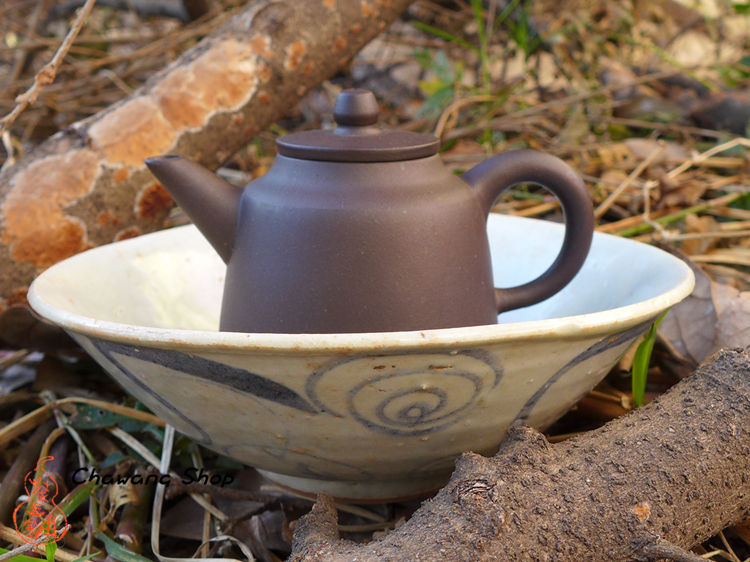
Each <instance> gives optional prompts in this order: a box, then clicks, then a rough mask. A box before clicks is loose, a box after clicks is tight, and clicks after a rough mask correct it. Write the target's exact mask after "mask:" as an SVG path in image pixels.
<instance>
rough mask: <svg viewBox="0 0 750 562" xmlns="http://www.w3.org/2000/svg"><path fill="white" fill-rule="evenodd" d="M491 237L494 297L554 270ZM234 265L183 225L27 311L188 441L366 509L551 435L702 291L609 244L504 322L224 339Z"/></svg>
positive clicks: (542, 243)
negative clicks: (635, 347)
mask: <svg viewBox="0 0 750 562" xmlns="http://www.w3.org/2000/svg"><path fill="white" fill-rule="evenodd" d="M487 230H488V235H489V240H490V246H491V252H492V260H493V267H494V269H495V270H494V277H495V284H496V286H500V287H502V286H513V285H517V284H520V283H523V282H525V281H527V280H529V279H533V278H534V277H536V276H537V275H538V274H540V273H541V272H542V271H544V270H545V269H546V268H547V267H548V266H549V264H550V263H552V261H553V260H554V258H555V255H556V254H557V250H558V249H559V247H560V244H561V241H562V236H563V227H562V226H561V225H559V224H554V223H551V222H547V221H540V220H532V219H522V218H516V217H509V216H502V215H494V214H493V215H490V218H489V220H488V224H487ZM224 271H225V266H224V263H223V262H222V261H221V260H220V259H219V257H218V256H217V254H216V253H215V252H214V250H213V249H212V248H211V247H210V246H209V244H208V243H207V242H206V241H205V239H204V238H203V236H202V235H201V234H200V233H199V232H198V231H197V230H196V229H195V228H194V227H192V226H186V227H179V228H174V229H171V230H165V231H161V232H157V233H154V234H149V235H145V236H141V237H138V238H134V239H131V240H126V241H123V242H118V243H115V244H111V245H108V246H102V247H99V248H96V249H93V250H89V251H87V252H84V253H82V254H78V255H76V256H73V257H71V258H69V259H67V260H65V261H63V262H60V263H58V264H57V265H55V266H53V267H51V268H49V269H48V270H47V271H45V272H44V273H43V274H42V275H40V276H39V277H38V278H37V279H36V280H35V282H34V283H33V285H32V287H31V289H30V291H29V302H30V303H31V305H32V307H33V308H34V309H35V310H36V311H37V312H38V313H39V314H40V315H42V316H43V317H45V318H47V319H49V320H51V321H52V322H55V323H57V324H59V325H60V326H62V327H63V328H64V329H66V330H67V331H68V332H69V333H70V334H71V335H72V336H73V337H74V338H75V339H76V340H77V341H78V343H79V344H80V345H81V346H82V347H83V348H84V349H85V350H86V351H87V352H88V353H89V354H90V355H91V356H92V357H93V358H94V359H95V360H96V361H98V362H99V363H100V364H101V365H102V367H103V368H104V369H105V370H106V371H107V372H108V373H109V374H110V375H111V376H112V377H114V378H115V379H116V380H117V381H118V382H119V383H120V384H121V385H122V386H123V387H124V388H125V390H127V391H128V392H129V393H131V394H132V395H133V396H135V397H136V398H138V399H139V400H140V401H142V402H143V403H144V404H145V405H146V406H147V407H149V408H150V409H151V410H152V411H153V412H155V413H156V414H158V415H159V416H161V417H162V418H163V419H164V420H166V421H167V422H168V423H169V424H171V425H173V426H174V427H175V428H176V429H177V430H178V431H180V432H182V433H184V434H186V435H188V436H190V437H191V438H193V439H194V440H196V441H197V442H199V443H201V444H203V445H205V446H206V447H208V448H210V449H213V450H215V451H217V452H219V453H222V454H225V455H227V456H229V457H233V458H235V459H238V460H240V461H242V462H245V463H247V464H249V465H251V466H254V467H257V468H258V469H260V470H261V472H263V473H264V474H266V475H267V476H268V477H269V478H270V479H272V480H274V481H276V482H278V483H280V484H282V485H286V486H288V487H291V488H293V489H296V490H298V491H300V492H304V493H315V492H318V491H327V492H329V493H331V494H333V495H334V496H337V497H340V498H348V499H352V500H359V501H372V500H375V501H377V500H385V499H389V498H399V497H406V496H414V495H418V494H419V493H422V492H426V491H429V490H432V489H435V488H437V487H439V486H441V485H442V484H443V483H444V482H445V481H446V480H447V478H448V477H449V476H450V473H451V470H452V467H453V463H454V460H455V459H456V457H457V456H458V455H459V454H460V453H462V452H464V451H475V452H478V453H484V454H491V453H493V452H494V451H495V450H496V449H497V447H498V444H499V443H500V441H501V440H502V439H503V437H504V435H505V432H506V430H507V428H508V427H509V425H510V424H511V423H513V422H515V421H523V422H525V423H528V424H530V425H532V426H534V427H537V428H544V427H546V426H548V425H549V424H551V423H552V422H553V421H555V420H556V419H557V418H559V417H560V416H561V415H562V414H564V413H565V412H566V411H567V410H568V409H569V408H570V407H571V406H572V405H573V404H575V403H576V402H577V401H578V400H579V399H580V398H581V397H582V396H583V395H584V394H586V393H587V392H588V391H589V390H590V389H591V388H592V387H593V386H594V385H595V384H596V383H597V382H599V381H600V380H601V379H602V377H604V375H605V374H606V373H607V372H608V371H609V369H610V368H611V367H612V366H613V365H614V363H615V362H616V361H617V360H618V359H619V358H620V357H621V356H622V354H623V353H624V352H625V351H626V350H627V348H628V347H629V346H630V345H631V344H632V343H633V342H634V340H635V339H636V338H637V337H638V336H640V335H641V334H642V333H644V332H645V331H646V330H647V329H648V327H649V325H650V323H651V322H652V321H653V320H654V319H655V318H656V317H657V316H658V315H659V314H660V313H661V312H662V311H664V310H666V309H667V308H669V307H670V306H672V305H674V304H675V303H677V302H679V301H680V300H682V299H683V298H684V297H685V296H687V295H688V294H689V293H690V292H691V290H692V287H693V282H694V281H693V275H692V272H691V271H690V269H689V268H688V267H687V266H686V265H685V264H684V263H683V262H681V261H680V260H678V259H677V258H675V257H673V256H671V255H669V254H667V253H665V252H663V251H661V250H658V249H656V248H654V247H651V246H648V245H645V244H641V243H637V242H633V241H630V240H625V239H621V238H617V237H614V236H609V235H605V234H598V233H597V234H595V235H594V240H593V243H592V247H591V252H590V254H589V256H588V258H587V260H586V263H585V264H584V266H583V268H582V269H581V271H580V272H579V274H578V275H577V276H576V278H575V279H574V280H573V281H572V282H571V283H570V284H569V285H568V286H567V287H566V288H565V289H563V290H562V291H561V292H559V293H558V294H557V295H555V296H553V297H552V298H550V299H548V300H546V301H544V302H542V303H539V304H537V305H534V306H530V307H527V308H525V309H519V310H515V311H511V312H506V313H504V314H501V315H500V316H499V318H498V322H499V323H498V324H496V325H488V326H473V327H465V328H451V329H442V330H429V331H422V332H385V333H357V334H250V333H233V332H219V331H218V325H219V310H220V302H221V293H222V287H223V279H224ZM449 305H450V303H446V306H449Z"/></svg>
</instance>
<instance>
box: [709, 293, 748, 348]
mask: <svg viewBox="0 0 750 562" xmlns="http://www.w3.org/2000/svg"><path fill="white" fill-rule="evenodd" d="M711 288H712V293H713V301H714V307H715V308H716V314H717V315H718V317H719V321H718V323H717V324H716V336H715V339H714V348H713V351H718V350H719V349H722V348H731V347H742V348H744V347H747V346H749V345H750V291H738V290H737V289H735V288H734V287H730V286H729V285H722V284H720V283H713V284H712V287H711Z"/></svg>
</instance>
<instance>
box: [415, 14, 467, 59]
mask: <svg viewBox="0 0 750 562" xmlns="http://www.w3.org/2000/svg"><path fill="white" fill-rule="evenodd" d="M412 25H413V26H414V27H416V28H417V29H421V30H422V31H424V32H426V33H430V34H431V35H434V36H435V37H439V38H440V39H445V40H446V41H450V42H451V43H455V44H456V45H461V46H462V47H466V48H467V49H470V50H472V51H474V52H475V53H478V52H479V49H478V48H477V47H475V46H474V45H472V44H471V43H469V42H468V41H466V40H465V39H461V38H460V37H458V36H456V35H453V34H452V33H448V32H447V31H443V30H442V29H439V28H437V27H433V26H431V25H428V24H426V23H422V22H421V21H413V22H412Z"/></svg>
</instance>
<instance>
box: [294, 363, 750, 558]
mask: <svg viewBox="0 0 750 562" xmlns="http://www.w3.org/2000/svg"><path fill="white" fill-rule="evenodd" d="M748 515H750V353H749V352H748V351H747V350H746V351H741V350H734V351H724V352H720V353H719V354H717V355H716V356H714V357H713V358H712V359H711V360H710V361H709V362H708V363H706V364H704V365H703V366H702V367H701V368H700V369H699V370H698V371H696V373H695V374H694V375H692V376H690V377H688V378H687V379H685V380H683V381H682V382H680V383H679V384H678V385H676V386H675V387H674V388H673V389H672V390H670V391H669V392H668V393H666V394H665V395H663V396H661V397H659V398H658V399H657V400H655V401H654V402H652V403H651V404H649V405H648V406H645V407H643V408H640V409H638V410H636V411H634V412H632V413H630V414H628V415H626V416H624V417H622V418H619V419H617V420H615V421H613V422H611V423H609V424H607V425H606V426H604V427H602V428H601V429H599V430H596V431H592V432H588V433H586V434H583V435H581V436H579V437H575V438H572V439H570V440H567V441H564V442H561V443H559V444H555V445H550V444H549V443H547V441H546V440H545V439H544V437H543V436H542V435H541V434H539V433H537V432H536V431H534V430H532V429H529V428H526V427H516V428H514V429H513V430H511V432H510V434H509V438H508V439H507V440H506V441H505V442H504V443H503V445H502V446H501V448H500V451H499V452H498V453H497V455H495V456H494V457H493V458H485V457H482V456H480V455H476V454H473V453H467V454H465V455H463V456H462V457H461V458H460V459H459V460H458V461H457V468H456V471H455V472H454V474H453V477H452V478H451V480H450V482H449V483H448V484H447V485H446V486H445V488H443V489H442V490H441V491H440V492H439V493H438V494H437V496H436V497H435V498H433V499H432V500H429V501H427V502H425V503H424V504H423V505H422V507H421V508H420V509H419V510H418V511H417V512H416V513H415V514H414V516H413V517H412V518H411V519H410V520H409V521H408V522H406V523H405V524H404V525H402V526H401V527H399V528H398V529H397V530H395V531H393V532H391V533H389V534H388V535H386V536H385V537H383V538H382V539H380V540H375V541H373V542H371V543H369V544H365V545H356V544H354V543H351V542H347V541H342V540H338V533H337V530H336V511H335V509H334V508H333V504H332V503H331V500H330V498H325V497H323V498H321V499H320V500H319V501H318V503H317V504H316V505H315V507H314V508H313V510H312V512H311V513H310V514H308V515H307V516H305V517H304V518H303V519H301V520H300V521H299V524H298V525H297V528H296V530H295V536H294V544H293V555H292V557H291V559H292V560H295V561H298V562H301V561H312V560H325V561H339V560H342V561H343V560H354V559H356V560H359V561H367V560H373V561H375V560H377V561H383V560H448V559H449V560H452V561H460V560H467V561H475V560H607V561H610V560H652V559H654V558H656V557H663V556H671V557H672V558H673V559H675V560H693V558H692V555H691V554H690V553H688V552H686V551H685V550H684V549H686V548H690V547H691V546H693V545H695V544H697V543H699V542H701V541H703V540H705V539H707V538H708V537H710V536H712V535H714V534H716V533H717V532H719V531H720V530H722V529H724V528H726V527H727V526H729V525H731V524H732V523H735V522H738V521H741V520H743V519H745V518H747V517H748Z"/></svg>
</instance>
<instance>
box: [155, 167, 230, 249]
mask: <svg viewBox="0 0 750 562" xmlns="http://www.w3.org/2000/svg"><path fill="white" fill-rule="evenodd" d="M146 166H148V168H149V170H151V173H152V174H154V176H156V179H158V180H159V181H160V182H161V183H162V184H163V185H164V187H166V189H167V191H169V192H170V193H171V194H172V197H174V200H175V201H176V202H177V204H178V205H179V206H180V207H181V208H182V210H183V211H185V213H186V214H187V215H188V216H189V217H190V219H191V220H192V221H193V223H194V224H195V226H197V227H198V229H199V230H200V231H201V232H202V233H203V235H204V236H205V237H206V238H207V239H208V241H209V242H210V243H211V245H212V246H213V247H214V249H215V250H216V251H217V252H218V254H219V256H221V259H223V260H224V261H225V262H228V261H229V257H230V256H231V255H232V248H233V246H234V236H235V228H236V226H237V212H238V208H239V202H240V196H241V195H242V189H240V188H238V187H235V186H233V185H232V184H231V183H229V182H227V181H224V180H223V179H221V178H220V177H219V176H217V175H215V174H214V173H213V172H211V171H209V170H207V169H206V168H204V167H203V166H201V165H200V164H196V163H195V162H191V161H190V160H186V159H185V158H182V157H181V156H172V155H170V156H157V157H154V158H147V159H146Z"/></svg>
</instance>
